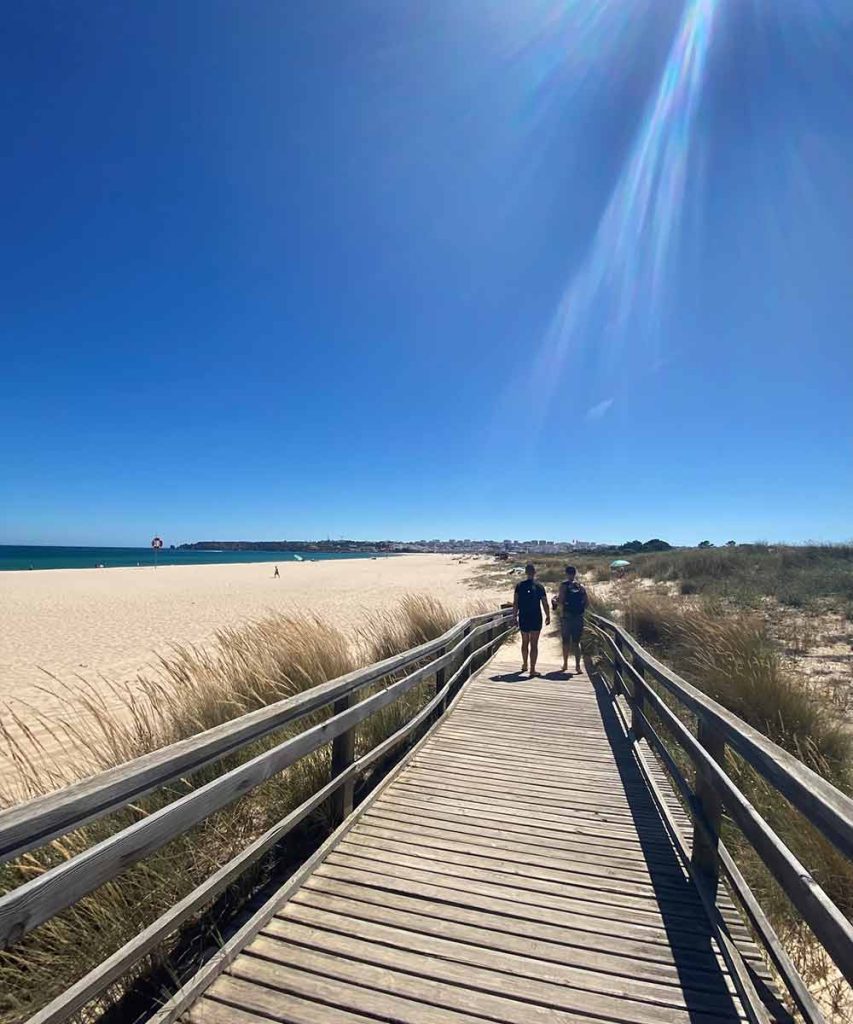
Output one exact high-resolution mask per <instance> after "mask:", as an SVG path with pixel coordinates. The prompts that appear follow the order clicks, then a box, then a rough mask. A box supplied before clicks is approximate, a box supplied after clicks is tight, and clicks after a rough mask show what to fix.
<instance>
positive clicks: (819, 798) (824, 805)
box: [590, 614, 853, 857]
mask: <svg viewBox="0 0 853 1024" xmlns="http://www.w3.org/2000/svg"><path fill="white" fill-rule="evenodd" d="M590 618H591V620H592V621H593V624H598V625H599V626H600V627H601V628H603V629H604V630H605V631H606V632H607V633H609V634H611V635H612V636H614V637H616V636H618V637H619V639H620V641H621V642H624V643H625V644H627V646H628V647H629V648H631V650H632V651H635V652H637V653H638V654H639V657H640V658H641V659H642V662H643V664H644V665H645V666H646V671H647V672H651V674H652V675H653V676H654V677H655V679H657V680H658V682H659V683H661V685H662V686H664V687H665V688H666V689H667V690H669V692H670V693H671V694H673V696H675V697H677V698H678V699H679V700H680V701H681V702H682V704H684V706H685V707H686V708H687V709H688V710H690V711H692V712H693V714H695V715H696V716H697V717H698V718H700V719H704V720H706V721H707V722H708V723H709V724H710V725H712V726H714V727H715V728H716V729H717V730H718V731H719V732H720V733H721V734H722V736H723V738H724V740H725V741H726V743H728V744H729V745H730V746H731V747H732V749H733V750H736V751H737V753H739V754H740V755H741V757H743V758H744V759H745V760H746V761H748V762H749V763H750V764H751V765H752V766H753V767H754V768H755V769H756V770H757V771H758V772H759V773H760V774H761V775H763V776H764V778H766V779H767V780H768V782H770V783H771V784H772V785H773V786H774V788H775V789H777V790H778V791H779V792H780V793H781V794H782V796H784V797H785V798H786V799H787V800H789V801H790V802H791V803H792V804H793V805H794V807H796V808H797V810H799V811H800V812H801V813H802V814H803V815H804V816H805V817H806V818H808V820H809V821H810V822H811V823H812V824H813V825H814V826H815V827H816V828H817V829H819V831H820V832H822V833H823V835H825V836H826V838H827V839H829V840H830V842H832V843H834V844H835V845H836V846H837V847H838V849H839V850H841V852H842V853H844V854H845V855H846V856H847V857H853V799H851V798H850V797H848V796H847V795H846V794H844V793H842V792H841V791H840V790H838V789H836V787H835V786H833V785H832V784H831V783H829V782H827V780H826V779H824V778H823V777H822V776H820V775H818V774H817V772H814V771H812V770H811V769H810V768H808V767H807V766H806V765H804V764H803V763H802V762H801V761H798V760H797V758H795V757H794V756H793V755H792V754H789V753H788V752H787V751H786V750H783V749H782V748H781V747H780V746H778V745H777V744H776V743H774V742H773V741H772V740H770V739H768V738H767V737H766V736H764V735H762V734H761V733H760V732H759V731H758V730H757V729H753V728H752V727H751V726H749V725H747V724H746V722H743V721H742V720H741V719H739V718H738V717H737V716H736V715H734V714H732V712H730V711H727V710H726V708H724V707H723V706H722V705H721V704H719V703H717V702H716V701H714V700H712V699H711V698H710V697H708V696H707V695H706V694H704V693H702V691H701V690H699V689H697V688H696V687H695V686H692V685H691V684H690V683H688V682H686V681H685V680H683V679H681V678H680V677H679V676H678V675H676V674H675V673H674V672H673V671H672V670H671V669H669V668H667V667H666V665H663V664H661V663H660V662H659V661H658V660H657V659H656V658H654V657H653V656H652V655H651V654H649V652H648V651H647V650H645V648H643V647H641V646H640V644H639V643H637V641H636V640H635V639H634V638H633V637H632V636H631V635H630V634H629V633H626V632H625V630H623V629H622V627H621V626H619V625H618V624H617V623H615V622H611V621H610V620H609V619H605V618H603V617H602V616H599V615H594V614H593V615H591V616H590Z"/></svg>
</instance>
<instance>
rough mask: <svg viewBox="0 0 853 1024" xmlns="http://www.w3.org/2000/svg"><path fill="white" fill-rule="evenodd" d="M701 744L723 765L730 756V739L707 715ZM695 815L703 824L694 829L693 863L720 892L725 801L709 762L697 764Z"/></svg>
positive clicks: (715, 890)
mask: <svg viewBox="0 0 853 1024" xmlns="http://www.w3.org/2000/svg"><path fill="white" fill-rule="evenodd" d="M698 742H699V744H700V745H701V746H702V747H704V749H705V751H706V752H707V753H708V754H709V755H710V757H712V758H713V759H714V760H715V761H716V762H717V764H719V765H723V764H724V763H725V756H726V741H725V740H724V739H723V737H722V734H721V733H720V732H718V731H717V729H715V728H714V726H713V725H711V724H709V723H708V722H707V721H705V720H704V719H700V721H699V735H698ZM694 792H695V816H696V819H697V821H701V825H700V824H696V825H695V826H694V830H693V853H692V861H693V867H694V868H695V869H696V870H697V871H700V872H701V873H702V875H703V876H704V878H705V881H706V883H707V885H708V888H709V889H710V891H711V892H712V893H713V894H714V895H716V892H717V882H718V881H719V877H720V863H719V856H718V854H717V847H718V846H719V842H720V827H721V825H722V820H723V801H722V800H721V798H720V792H719V789H718V787H717V786H715V785H714V779H713V778H712V777H710V776H709V775H708V772H707V768H706V763H705V762H703V763H701V764H698V765H697V766H696V785H695V789H694Z"/></svg>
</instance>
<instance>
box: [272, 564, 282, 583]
mask: <svg viewBox="0 0 853 1024" xmlns="http://www.w3.org/2000/svg"><path fill="white" fill-rule="evenodd" d="M280 576H281V573H280V572H279V571H278V566H276V567H275V572H274V573H273V574H272V578H273V579H274V580H277V579H278V578H279V577H280Z"/></svg>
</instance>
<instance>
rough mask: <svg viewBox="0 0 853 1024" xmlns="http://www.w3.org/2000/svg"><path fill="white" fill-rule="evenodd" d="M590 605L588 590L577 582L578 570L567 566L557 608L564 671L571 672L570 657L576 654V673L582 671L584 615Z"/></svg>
mask: <svg viewBox="0 0 853 1024" xmlns="http://www.w3.org/2000/svg"><path fill="white" fill-rule="evenodd" d="M587 604H589V598H588V597H587V593H586V588H585V587H583V586H582V585H581V584H580V583H578V581H577V570H576V569H575V567H574V566H573V565H567V566H566V578H565V579H564V580H563V582H562V583H561V584H560V590H559V593H558V594H557V606H558V607H559V609H560V635H561V636H562V639H563V671H564V672H568V671H569V655H570V654H571V653H572V648H574V652H575V672H577V673H580V670H581V634H582V633H583V613H584V612H585V611H586V606H587Z"/></svg>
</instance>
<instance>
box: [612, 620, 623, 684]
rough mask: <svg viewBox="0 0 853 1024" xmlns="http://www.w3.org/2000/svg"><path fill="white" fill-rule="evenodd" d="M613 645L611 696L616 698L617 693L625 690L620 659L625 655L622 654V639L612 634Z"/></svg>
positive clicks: (616, 634)
mask: <svg viewBox="0 0 853 1024" xmlns="http://www.w3.org/2000/svg"><path fill="white" fill-rule="evenodd" d="M613 644H614V646H615V650H614V651H613V696H614V697H618V696H619V693H620V692H624V690H625V680H624V678H623V676H622V659H623V658H624V657H625V655H624V654H623V653H622V637H621V636H619V634H618V633H614V634H613Z"/></svg>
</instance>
